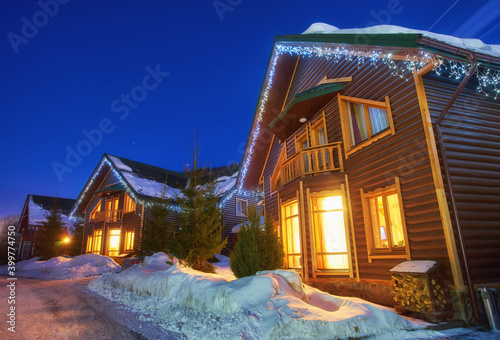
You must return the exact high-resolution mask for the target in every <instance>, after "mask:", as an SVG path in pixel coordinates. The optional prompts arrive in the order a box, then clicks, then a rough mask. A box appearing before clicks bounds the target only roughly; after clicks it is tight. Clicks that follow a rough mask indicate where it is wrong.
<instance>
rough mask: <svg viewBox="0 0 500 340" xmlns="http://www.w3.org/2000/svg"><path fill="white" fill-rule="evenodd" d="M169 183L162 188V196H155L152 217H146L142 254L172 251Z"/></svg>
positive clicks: (151, 209)
mask: <svg viewBox="0 0 500 340" xmlns="http://www.w3.org/2000/svg"><path fill="white" fill-rule="evenodd" d="M168 189H169V188H168V185H167V181H166V180H165V184H164V185H163V187H162V189H161V190H160V196H159V197H157V198H155V199H154V201H153V203H152V205H151V207H150V208H149V214H150V216H151V218H152V219H145V221H144V233H143V236H142V238H141V250H140V252H139V253H140V254H141V255H151V254H153V253H156V252H159V251H163V252H165V253H167V254H169V253H170V250H169V249H168V248H169V243H170V242H171V239H172V237H173V230H172V225H171V223H170V222H168V221H167V219H168V217H169V216H170V215H171V213H172V210H171V209H170V207H169V206H168V204H169V202H170V200H169V199H168V197H167V196H168V195H167V193H168Z"/></svg>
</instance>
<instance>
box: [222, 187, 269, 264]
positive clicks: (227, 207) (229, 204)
mask: <svg viewBox="0 0 500 340" xmlns="http://www.w3.org/2000/svg"><path fill="white" fill-rule="evenodd" d="M236 199H241V200H244V201H247V206H248V209H250V207H251V206H252V205H255V206H256V207H257V211H258V212H259V213H262V210H263V209H264V207H263V205H257V204H258V203H259V202H260V200H261V198H259V197H257V196H251V197H244V196H241V195H237V194H235V195H233V196H232V197H231V198H230V199H228V200H226V201H225V202H224V205H223V206H222V208H221V212H222V224H223V226H224V231H223V232H222V236H223V237H227V239H228V242H227V245H226V247H225V248H224V249H223V250H222V253H223V254H224V255H228V254H229V253H230V252H231V250H233V249H234V245H235V242H236V235H235V234H233V233H232V232H231V231H232V229H233V227H234V226H236V225H238V224H240V223H244V222H246V221H248V218H247V217H246V216H240V215H236Z"/></svg>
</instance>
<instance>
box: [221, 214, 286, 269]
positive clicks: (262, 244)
mask: <svg viewBox="0 0 500 340" xmlns="http://www.w3.org/2000/svg"><path fill="white" fill-rule="evenodd" d="M284 258H285V253H284V250H283V244H282V242H281V239H280V237H279V236H278V233H277V231H276V228H275V227H274V225H273V223H272V222H271V220H266V222H265V224H264V230H262V227H261V223H260V214H258V213H257V208H256V207H255V206H252V207H251V208H250V210H249V212H248V221H247V222H245V223H244V224H243V225H242V226H241V228H240V231H239V233H238V241H237V242H236V245H235V247H234V250H233V251H232V252H231V255H230V266H231V270H232V271H233V273H234V275H235V276H236V277H238V278H240V277H244V276H250V275H255V273H257V272H258V271H261V270H273V269H280V268H283V265H284Z"/></svg>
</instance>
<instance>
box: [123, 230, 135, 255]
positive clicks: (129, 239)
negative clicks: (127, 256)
mask: <svg viewBox="0 0 500 340" xmlns="http://www.w3.org/2000/svg"><path fill="white" fill-rule="evenodd" d="M134 237H135V232H134V231H127V232H125V249H124V250H125V251H132V250H134Z"/></svg>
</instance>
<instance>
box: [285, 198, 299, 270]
mask: <svg viewBox="0 0 500 340" xmlns="http://www.w3.org/2000/svg"><path fill="white" fill-rule="evenodd" d="M283 217H284V218H283V224H284V226H283V231H284V233H285V235H284V236H285V246H286V265H287V268H291V269H300V267H301V266H300V256H301V253H300V225H299V207H298V204H297V202H293V203H290V204H287V205H285V206H284V207H283Z"/></svg>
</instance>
